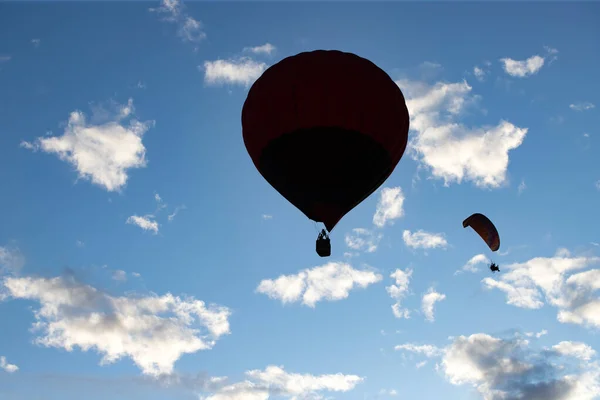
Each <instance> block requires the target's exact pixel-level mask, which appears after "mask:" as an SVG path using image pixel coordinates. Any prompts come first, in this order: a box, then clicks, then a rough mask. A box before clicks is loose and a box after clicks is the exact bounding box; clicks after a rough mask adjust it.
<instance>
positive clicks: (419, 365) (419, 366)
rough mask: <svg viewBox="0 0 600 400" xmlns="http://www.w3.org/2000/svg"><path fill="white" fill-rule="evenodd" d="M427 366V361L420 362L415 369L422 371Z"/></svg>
mask: <svg viewBox="0 0 600 400" xmlns="http://www.w3.org/2000/svg"><path fill="white" fill-rule="evenodd" d="M425 365H427V361H420V362H418V363H417V364H415V367H416V368H417V369H421V368H423V367H424V366H425Z"/></svg>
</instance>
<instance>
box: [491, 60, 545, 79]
mask: <svg viewBox="0 0 600 400" xmlns="http://www.w3.org/2000/svg"><path fill="white" fill-rule="evenodd" d="M544 61H545V59H544V57H542V56H539V55H535V56H531V57H529V58H528V59H526V60H522V61H517V60H513V59H512V58H501V59H500V62H502V64H503V68H504V72H506V73H507V74H508V75H510V76H513V77H517V78H524V77H527V76H531V75H534V74H536V73H537V72H538V71H539V70H540V69H542V67H543V66H544Z"/></svg>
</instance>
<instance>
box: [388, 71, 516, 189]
mask: <svg viewBox="0 0 600 400" xmlns="http://www.w3.org/2000/svg"><path fill="white" fill-rule="evenodd" d="M396 84H397V85H398V86H399V87H400V88H401V89H402V91H403V93H404V95H405V97H406V105H407V107H408V110H409V112H410V116H411V119H410V129H411V131H413V132H414V133H415V134H414V135H413V136H412V138H411V139H410V141H409V146H408V150H409V154H411V156H412V158H413V159H414V160H416V161H417V162H419V163H420V165H421V167H426V168H428V169H429V170H430V171H431V174H432V175H433V177H434V178H438V179H443V180H444V184H445V185H446V186H448V185H449V184H450V183H452V182H456V183H461V182H462V181H463V180H468V181H472V182H474V183H475V185H477V186H479V187H484V188H497V187H500V186H501V185H503V184H504V183H505V182H506V172H507V169H508V163H509V157H508V153H509V152H510V151H511V150H513V149H516V148H517V147H519V146H520V145H521V143H522V142H523V140H524V138H525V135H526V134H527V128H519V127H517V126H515V125H513V124H511V123H510V122H508V121H504V120H501V121H500V122H499V123H498V125H496V126H482V127H474V128H471V127H467V126H465V125H463V124H461V123H458V122H456V119H457V118H458V117H459V116H460V114H461V113H462V112H463V111H464V110H465V108H467V106H469V105H472V104H475V103H476V102H478V101H479V100H480V97H479V96H473V95H471V90H472V87H471V86H469V84H468V83H467V82H466V81H463V82H458V83H443V82H438V83H436V84H435V85H434V86H429V85H427V84H425V83H423V82H412V81H407V80H399V81H396Z"/></svg>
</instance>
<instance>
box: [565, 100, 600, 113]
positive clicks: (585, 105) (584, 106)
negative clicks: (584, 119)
mask: <svg viewBox="0 0 600 400" xmlns="http://www.w3.org/2000/svg"><path fill="white" fill-rule="evenodd" d="M594 107H596V106H595V105H594V104H592V103H590V102H589V101H586V102H582V103H576V104H570V105H569V108H570V109H571V110H575V111H587V110H591V109H593V108H594Z"/></svg>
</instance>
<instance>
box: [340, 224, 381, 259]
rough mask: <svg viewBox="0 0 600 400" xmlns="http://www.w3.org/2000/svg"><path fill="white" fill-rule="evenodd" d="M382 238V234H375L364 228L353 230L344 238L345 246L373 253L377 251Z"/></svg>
mask: <svg viewBox="0 0 600 400" xmlns="http://www.w3.org/2000/svg"><path fill="white" fill-rule="evenodd" d="M382 238H383V234H382V233H375V232H373V231H371V230H368V229H365V228H354V229H352V232H351V233H347V234H346V236H345V238H344V239H345V241H346V246H348V247H349V248H351V249H353V250H359V251H365V252H367V253H373V252H375V251H376V250H377V246H379V242H380V241H381V239H382Z"/></svg>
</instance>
